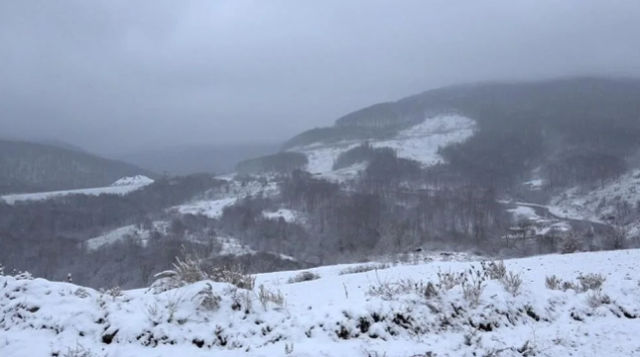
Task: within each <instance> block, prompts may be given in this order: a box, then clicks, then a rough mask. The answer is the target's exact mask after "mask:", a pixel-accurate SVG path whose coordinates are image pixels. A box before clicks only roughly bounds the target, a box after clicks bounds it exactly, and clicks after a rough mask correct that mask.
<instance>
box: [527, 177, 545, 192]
mask: <svg viewBox="0 0 640 357" xmlns="http://www.w3.org/2000/svg"><path fill="white" fill-rule="evenodd" d="M523 185H525V186H528V187H529V188H530V189H532V190H540V189H542V188H543V187H544V185H545V180H544V179H541V178H537V179H533V180H530V181H527V182H525V183H523Z"/></svg>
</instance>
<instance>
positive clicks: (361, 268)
mask: <svg viewBox="0 0 640 357" xmlns="http://www.w3.org/2000/svg"><path fill="white" fill-rule="evenodd" d="M389 268H390V265H389V264H384V263H380V264H362V265H356V266H352V267H348V268H344V269H342V270H341V271H340V275H348V274H359V273H366V272H369V271H373V270H384V269H389Z"/></svg>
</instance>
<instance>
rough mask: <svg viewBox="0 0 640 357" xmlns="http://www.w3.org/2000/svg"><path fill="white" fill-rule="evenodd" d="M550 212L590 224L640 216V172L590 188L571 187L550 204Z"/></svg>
mask: <svg viewBox="0 0 640 357" xmlns="http://www.w3.org/2000/svg"><path fill="white" fill-rule="evenodd" d="M549 208H550V211H551V212H552V213H554V214H557V215H559V216H565V217H571V218H575V219H584V220H589V221H593V222H600V223H601V222H607V221H611V220H614V221H616V222H615V223H618V222H619V221H618V220H621V222H620V223H622V224H626V223H628V222H624V221H625V219H624V217H623V216H633V215H635V214H639V213H640V169H635V170H632V171H630V172H627V173H626V174H624V175H622V176H620V177H618V178H616V179H613V180H609V181H607V182H605V183H604V185H595V184H594V186H592V187H591V188H585V187H573V188H570V189H568V190H566V191H564V192H562V193H561V194H559V195H557V196H556V197H554V198H553V199H552V200H551V205H550V207H549Z"/></svg>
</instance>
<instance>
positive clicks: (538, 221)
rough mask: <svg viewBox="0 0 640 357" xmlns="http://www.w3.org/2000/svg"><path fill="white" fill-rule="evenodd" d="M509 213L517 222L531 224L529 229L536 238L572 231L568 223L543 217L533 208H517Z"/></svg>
mask: <svg viewBox="0 0 640 357" xmlns="http://www.w3.org/2000/svg"><path fill="white" fill-rule="evenodd" d="M540 207H544V206H540ZM509 212H510V213H511V214H512V215H513V217H514V218H515V221H516V222H528V223H529V224H531V226H530V227H529V229H530V230H531V231H532V232H531V233H532V234H533V235H535V236H544V235H546V234H547V233H550V232H558V233H560V232H568V231H570V230H571V225H570V224H569V223H568V222H566V221H562V220H559V219H555V218H549V217H541V216H539V215H538V214H537V213H536V211H535V209H533V207H532V206H527V205H520V206H516V208H512V209H510V210H509Z"/></svg>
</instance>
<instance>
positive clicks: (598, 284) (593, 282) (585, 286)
mask: <svg viewBox="0 0 640 357" xmlns="http://www.w3.org/2000/svg"><path fill="white" fill-rule="evenodd" d="M605 280H607V278H605V277H604V275H602V274H587V275H580V276H579V277H578V281H579V282H580V287H581V289H582V291H587V290H598V289H600V288H602V284H604V282H605Z"/></svg>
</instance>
